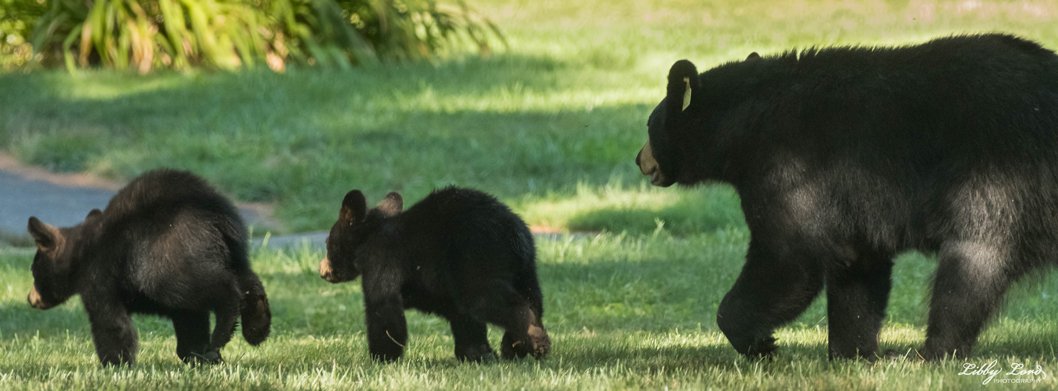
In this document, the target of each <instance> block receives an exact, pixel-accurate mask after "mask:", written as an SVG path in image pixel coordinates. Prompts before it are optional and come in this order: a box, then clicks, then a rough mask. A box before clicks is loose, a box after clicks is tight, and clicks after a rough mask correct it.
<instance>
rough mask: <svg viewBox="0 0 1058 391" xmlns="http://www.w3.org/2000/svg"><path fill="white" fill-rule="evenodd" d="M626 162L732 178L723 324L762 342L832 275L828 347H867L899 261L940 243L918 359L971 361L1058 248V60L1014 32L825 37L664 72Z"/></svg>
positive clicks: (670, 179)
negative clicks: (1001, 310) (737, 265)
mask: <svg viewBox="0 0 1058 391" xmlns="http://www.w3.org/2000/svg"><path fill="white" fill-rule="evenodd" d="M667 88H668V91H667V95H666V97H665V99H664V100H662V102H661V104H659V105H658V106H657V108H655V109H654V112H653V113H652V114H651V116H650V119H649V122H648V128H649V139H648V142H647V144H646V145H645V146H644V147H643V149H642V150H641V151H640V153H639V155H638V156H637V157H636V163H637V165H639V168H640V169H641V171H642V172H643V174H644V175H648V176H650V178H651V183H653V184H655V185H658V186H669V185H671V184H673V183H679V184H684V185H690V184H695V183H700V182H703V181H709V180H716V181H722V182H727V183H730V184H732V185H734V187H735V189H736V190H737V191H738V193H739V196H740V197H741V199H742V209H743V212H744V213H745V217H746V222H747V224H748V225H749V229H750V232H751V234H752V239H751V240H750V244H749V251H748V254H747V256H746V264H745V266H744V267H743V269H742V274H741V275H740V276H739V277H738V280H737V281H736V282H735V285H734V287H732V288H731V291H730V292H728V293H727V296H726V297H724V300H723V302H721V304H720V308H719V310H718V312H717V323H718V324H719V326H720V329H721V330H722V331H723V332H724V334H725V335H727V338H728V340H729V341H730V342H731V344H732V345H734V347H735V349H736V350H738V351H739V352H741V353H743V354H746V355H767V354H769V353H771V352H772V351H773V350H774V349H775V344H774V342H775V340H774V339H773V338H772V331H773V330H774V329H775V328H776V327H778V326H780V325H782V324H784V323H786V322H789V321H790V320H792V319H794V318H795V317H796V316H797V315H798V314H800V313H801V312H802V311H803V310H804V309H805V307H806V306H808V304H809V303H810V302H811V301H812V300H813V298H814V297H816V295H817V294H818V293H819V291H820V290H821V288H822V287H823V286H824V283H825V285H826V287H827V300H828V301H827V302H828V309H827V312H828V317H829V321H828V323H829V334H830V338H829V340H830V343H829V353H830V356H831V357H855V356H857V355H859V356H864V357H872V356H874V355H875V354H876V351H877V348H878V342H877V341H878V331H879V329H880V328H881V324H882V321H883V318H884V317H885V307H886V304H887V301H888V294H889V287H890V275H891V267H892V258H893V256H894V255H895V254H897V253H898V252H901V251H904V250H908V249H915V250H920V251H925V252H929V253H936V254H937V255H938V257H939V266H938V269H937V273H936V276H935V279H934V282H933V284H934V285H933V297H932V301H931V303H930V313H929V326H928V329H927V332H926V342H925V346H924V347H923V349H922V351H921V354H922V355H923V356H924V357H926V358H927V359H931V360H932V359H939V358H943V357H945V356H965V355H967V354H968V353H969V352H970V349H971V347H972V346H973V344H974V341H975V340H976V338H977V336H978V334H979V333H980V332H981V330H982V328H983V327H984V326H985V323H986V321H987V320H988V318H989V317H990V316H991V315H992V314H993V313H994V312H995V309H996V308H997V307H998V306H999V304H1000V303H1001V301H1002V297H1003V295H1004V293H1005V291H1006V290H1007V288H1008V287H1009V286H1010V284H1011V283H1012V282H1013V281H1015V280H1017V279H1018V278H1019V277H1021V276H1023V275H1025V274H1027V273H1029V272H1030V271H1033V270H1038V269H1039V268H1040V267H1042V266H1053V265H1054V264H1055V263H1056V261H1058V56H1055V54H1054V53H1053V52H1051V51H1049V50H1046V49H1044V48H1042V47H1040V46H1039V45H1037V44H1035V43H1033V42H1030V41H1026V40H1023V39H1019V38H1016V37H1012V36H1007V35H980V36H958V37H950V38H943V39H937V40H933V41H930V42H927V43H925V44H921V45H917V46H908V47H896V48H849V47H845V48H830V49H819V50H816V49H810V50H805V51H801V52H787V53H785V54H782V55H779V56H774V57H766V58H761V57H760V56H757V55H756V54H753V55H750V57H749V58H748V59H746V60H745V61H742V62H736V63H730V64H725V65H721V66H719V67H716V68H714V69H711V70H709V71H707V72H705V73H702V74H698V72H697V71H696V69H695V67H694V65H693V64H691V63H690V62H688V61H686V60H681V61H678V62H676V64H674V65H673V66H672V69H671V70H670V71H669V75H668V87H667Z"/></svg>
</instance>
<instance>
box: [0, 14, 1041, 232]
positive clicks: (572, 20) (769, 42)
mask: <svg viewBox="0 0 1058 391" xmlns="http://www.w3.org/2000/svg"><path fill="white" fill-rule="evenodd" d="M743 3H744V2H742V1H734V0H729V1H718V2H709V3H706V4H702V2H698V1H690V0H680V1H658V0H655V1H637V2H602V1H583V2H569V1H540V2H535V1H498V0H488V1H484V0H483V1H477V2H474V5H475V7H476V8H478V9H480V10H481V11H482V12H483V13H485V14H487V15H490V16H491V17H492V18H493V19H494V20H495V21H496V22H497V23H498V24H499V25H500V26H503V29H504V31H505V33H506V35H507V36H508V38H509V40H510V49H508V50H506V51H503V52H500V53H497V54H496V55H494V56H492V57H488V58H479V57H473V56H469V57H459V56H455V57H452V58H449V59H447V60H444V61H438V62H436V63H433V64H430V63H409V64H403V65H389V66H379V67H367V68H358V69H355V70H353V71H348V72H341V71H336V70H330V71H328V70H318V69H294V70H291V71H289V72H288V73H286V74H272V73H242V74H229V73H191V74H172V73H161V74H155V75H152V76H148V77H136V76H131V75H128V74H120V73H114V72H107V71H88V72H81V73H78V74H75V75H69V74H66V73H63V72H47V71H45V72H33V73H28V74H26V73H18V72H15V73H6V74H4V73H0V91H3V93H2V94H0V145H2V146H3V148H4V149H6V150H8V151H10V152H11V153H14V154H15V155H16V156H17V157H19V158H21V159H22V160H24V161H27V162H30V163H33V164H38V165H42V166H46V167H49V168H52V169H55V170H60V171H89V172H94V173H97V174H101V175H104V176H108V177H113V178H118V179H128V178H131V177H133V176H135V175H136V174H138V173H140V172H142V171H144V170H147V169H149V168H152V167H158V166H177V167H182V168H187V169H192V170H194V171H196V172H198V173H201V174H202V175H204V176H206V177H207V178H208V179H210V180H211V181H213V182H215V183H217V184H218V185H219V186H220V187H221V188H223V189H224V190H225V191H227V192H228V193H230V194H232V195H234V196H235V197H237V198H239V199H241V200H245V201H263V202H272V203H275V204H276V205H277V213H278V214H279V217H280V219H281V220H282V221H284V222H285V223H286V226H287V227H288V228H289V229H290V230H292V231H305V230H319V229H322V228H325V227H327V226H328V225H329V224H330V223H331V222H332V220H333V218H334V215H335V209H336V206H337V204H338V201H339V200H340V199H341V197H342V195H343V194H345V192H346V191H348V190H350V189H352V188H354V187H355V188H361V189H363V190H365V191H366V192H367V194H369V195H370V196H373V197H376V198H377V197H381V196H382V195H384V194H385V193H386V192H389V191H392V190H398V191H403V192H404V193H405V198H407V199H409V200H417V199H419V198H421V197H422V196H424V195H425V194H426V193H427V192H429V191H430V190H431V189H433V188H435V187H438V186H443V185H448V184H456V185H464V186H472V187H477V188H480V189H482V190H485V191H488V192H491V193H495V194H497V195H498V196H500V197H501V198H502V199H503V200H505V201H507V202H510V203H512V204H514V205H515V206H516V207H517V208H516V209H518V211H519V212H522V213H525V214H526V215H528V216H532V218H531V219H530V220H531V221H530V222H531V223H534V224H551V225H553V226H556V227H558V228H564V229H574V230H599V229H609V230H612V231H621V230H624V229H626V227H629V226H635V227H636V228H634V229H633V230H635V231H642V230H643V229H645V230H647V231H652V230H653V228H654V227H655V222H654V220H655V219H660V220H659V221H661V222H662V223H664V224H665V225H666V226H667V227H675V228H674V229H677V230H678V229H680V228H679V227H689V228H688V230H689V231H690V232H694V229H691V228H697V227H702V226H709V225H711V224H714V223H716V222H718V221H729V220H730V219H729V218H728V217H727V216H719V215H715V214H714V213H713V212H703V213H705V214H706V215H705V216H703V215H702V213H699V212H695V211H694V210H695V209H696V208H697V206H698V205H700V204H699V203H698V201H700V200H703V199H708V198H710V195H711V194H712V193H711V191H709V190H704V191H703V190H689V191H687V190H676V191H673V190H664V191H652V190H646V189H645V188H644V187H642V186H640V184H641V183H642V182H643V180H642V179H641V178H640V177H639V175H638V172H637V170H636V168H635V166H634V165H633V162H632V160H633V158H634V156H635V153H636V151H638V149H639V147H640V146H641V145H642V143H643V141H644V140H645V136H646V134H645V122H646V117H647V114H648V113H649V111H650V109H651V108H652V107H653V105H654V104H655V103H656V102H657V101H658V100H659V99H660V98H661V97H662V93H663V87H662V82H663V80H664V76H665V73H666V72H667V70H668V67H669V66H670V65H671V64H672V62H673V61H674V60H676V59H679V58H690V59H692V60H694V61H695V62H696V63H697V64H698V65H699V67H700V68H701V69H707V68H709V67H711V66H715V65H717V64H719V63H722V62H725V61H732V60H738V59H741V58H744V57H745V56H746V55H747V54H748V53H750V52H752V51H758V52H761V53H774V52H778V51H782V50H786V49H789V48H793V47H802V48H803V47H808V46H814V45H831V44H852V43H861V44H867V45H873V44H892V43H900V42H918V41H922V40H925V39H928V38H931V37H936V36H941V35H948V34H952V33H960V32H962V33H966V32H987V31H1008V32H1013V33H1018V34H1021V35H1024V36H1026V37H1029V38H1032V39H1036V40H1039V41H1041V42H1042V43H1044V44H1045V45H1047V46H1049V47H1058V31H1056V30H1055V29H1054V28H1053V26H1054V23H1053V18H1054V17H1055V16H1056V15H1058V6H1056V5H1054V4H1052V3H1048V2H1037V3H1033V2H1016V3H1015V2H1009V3H1008V2H1003V3H999V4H991V3H987V2H966V1H937V2H934V3H926V4H919V3H918V2H915V4H911V3H912V2H907V1H878V0H874V1H870V0H869V1H864V2H857V5H855V6H849V5H841V4H836V3H832V2H827V1H812V0H804V1H799V2H794V3H783V4H784V5H777V3H771V2H759V3H754V4H743ZM751 3H752V2H751ZM585 189H586V190H587V191H582V190H585ZM606 189H616V190H617V191H618V192H623V193H625V194H626V195H629V197H632V198H636V197H638V200H639V201H636V202H635V203H633V204H629V203H623V204H615V203H614V202H616V201H607V202H602V203H600V205H602V208H603V209H605V210H598V211H595V210H593V206H591V205H581V206H577V207H572V208H564V210H565V211H567V212H569V213H571V214H561V213H556V212H559V210H558V209H563V208H559V206H561V205H562V204H564V203H565V204H569V203H570V202H572V203H577V202H579V201H581V200H583V199H585V198H592V197H593V195H592V194H599V193H606V191H607V190H606ZM654 196H660V197H667V198H668V199H669V201H668V202H670V203H671V204H672V205H675V207H674V208H672V209H670V210H671V212H670V213H668V214H663V215H660V216H659V215H653V212H654V211H656V210H658V208H659V206H656V205H649V204H650V202H651V201H650V200H649V198H650V197H654ZM629 199H631V198H629ZM733 199H734V198H733V197H730V196H724V197H723V198H722V201H723V202H724V203H725V205H727V206H730V205H731V204H730V203H729V202H728V200H733ZM712 202H715V203H716V204H720V203H721V202H717V201H712ZM643 206H649V208H646V209H644V208H643ZM628 210H638V211H640V212H636V213H623V211H628ZM545 211H546V212H545ZM574 213H575V214H574ZM637 213H638V214H637ZM723 213H727V212H722V213H721V214H723ZM592 214H594V215H595V216H590V215H592ZM617 215H620V216H619V217H620V218H616V219H608V218H606V217H607V216H617ZM700 217H701V218H705V219H707V220H709V219H712V220H709V221H712V222H709V221H707V222H704V223H703V222H699V221H695V220H696V219H698V218H700ZM644 226H645V227H646V228H642V227H644Z"/></svg>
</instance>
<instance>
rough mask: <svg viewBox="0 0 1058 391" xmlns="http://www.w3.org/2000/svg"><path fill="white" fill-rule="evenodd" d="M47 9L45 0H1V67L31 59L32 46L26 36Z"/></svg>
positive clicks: (11, 65) (16, 64)
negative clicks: (34, 22)
mask: <svg viewBox="0 0 1058 391" xmlns="http://www.w3.org/2000/svg"><path fill="white" fill-rule="evenodd" d="M45 10H47V7H46V6H45V4H44V0H0V69H3V68H10V67H14V66H19V65H22V64H25V63H26V62H28V61H29V59H30V58H31V52H32V48H31V47H30V45H29V42H27V40H26V37H28V36H29V32H30V30H31V29H32V21H34V20H36V19H37V18H39V17H40V16H41V15H43V14H44V11H45Z"/></svg>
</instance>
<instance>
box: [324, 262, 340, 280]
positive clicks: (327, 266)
mask: <svg viewBox="0 0 1058 391" xmlns="http://www.w3.org/2000/svg"><path fill="white" fill-rule="evenodd" d="M320 278H322V279H324V280H327V281H328V282H339V281H338V276H336V275H335V274H334V268H332V267H331V260H330V258H327V257H324V258H323V260H322V261H320Z"/></svg>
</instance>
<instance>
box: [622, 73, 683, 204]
mask: <svg viewBox="0 0 1058 391" xmlns="http://www.w3.org/2000/svg"><path fill="white" fill-rule="evenodd" d="M698 86H699V82H698V70H697V68H695V66H694V64H692V63H691V62H690V61H687V60H680V61H677V62H676V63H675V64H673V65H672V68H671V69H669V77H668V86H667V92H666V95H665V99H663V100H662V101H661V103H659V104H658V105H657V107H655V108H654V111H653V112H652V113H651V114H650V118H649V119H648V120H647V132H648V138H647V142H646V144H645V145H643V148H642V149H640V151H639V154H637V155H636V165H638V166H639V170H640V171H641V172H642V173H643V175H646V176H649V177H650V183H651V184H653V185H655V186H663V187H667V186H671V185H672V184H673V183H676V182H681V183H684V182H685V181H684V180H682V179H683V178H682V177H681V174H682V173H683V172H682V171H684V170H682V169H681V167H685V166H688V165H689V164H690V163H689V162H687V161H686V156H685V155H686V153H685V148H686V147H687V146H686V145H683V144H682V143H681V141H682V140H685V139H686V137H685V135H686V134H687V133H688V132H690V131H692V130H693V129H694V128H695V125H696V124H697V123H698V122H699V120H698V116H696V115H694V114H695V112H696V110H695V106H697V104H696V103H697V102H696V99H695V96H696V95H698V90H699V88H698Z"/></svg>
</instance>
